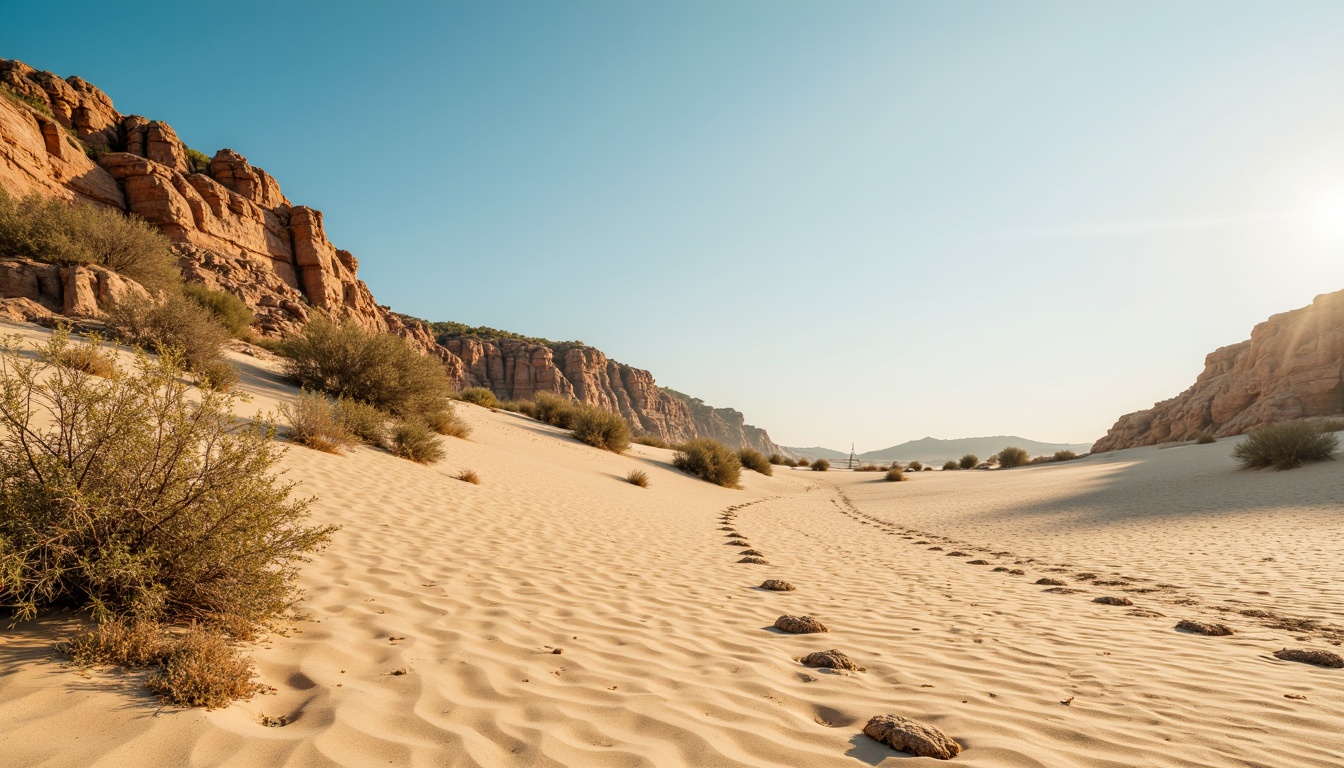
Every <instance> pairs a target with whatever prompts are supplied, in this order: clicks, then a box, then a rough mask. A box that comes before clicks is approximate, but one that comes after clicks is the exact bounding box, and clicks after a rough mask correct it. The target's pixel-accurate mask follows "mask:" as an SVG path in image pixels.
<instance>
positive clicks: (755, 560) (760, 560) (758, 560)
mask: <svg viewBox="0 0 1344 768" xmlns="http://www.w3.org/2000/svg"><path fill="white" fill-rule="evenodd" d="M737 562H739V563H750V564H751V565H769V564H770V561H769V560H766V559H765V558H764V557H744V558H742V559H741V560H738V561H737Z"/></svg>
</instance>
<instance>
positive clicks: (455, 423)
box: [421, 401, 471, 440]
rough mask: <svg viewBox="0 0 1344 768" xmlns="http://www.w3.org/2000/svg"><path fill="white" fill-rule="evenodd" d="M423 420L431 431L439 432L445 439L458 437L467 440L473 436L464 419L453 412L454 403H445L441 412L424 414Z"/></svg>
mask: <svg viewBox="0 0 1344 768" xmlns="http://www.w3.org/2000/svg"><path fill="white" fill-rule="evenodd" d="M421 420H422V421H424V422H425V424H426V425H428V426H429V428H430V429H432V430H434V431H435V432H438V433H439V434H440V435H443V436H445V437H456V438H460V439H462V440H466V439H467V436H468V435H470V434H471V427H470V426H469V425H468V424H467V422H465V421H463V420H462V417H461V416H459V415H458V414H457V411H455V410H453V406H452V403H449V402H447V401H445V402H444V403H443V407H442V408H441V409H440V410H437V411H432V412H430V413H426V414H423V415H422V416H421Z"/></svg>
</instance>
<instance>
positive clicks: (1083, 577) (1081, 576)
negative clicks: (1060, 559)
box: [1073, 573, 1097, 581]
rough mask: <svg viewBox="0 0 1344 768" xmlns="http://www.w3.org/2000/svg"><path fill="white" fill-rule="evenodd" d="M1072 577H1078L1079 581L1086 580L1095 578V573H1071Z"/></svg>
mask: <svg viewBox="0 0 1344 768" xmlns="http://www.w3.org/2000/svg"><path fill="white" fill-rule="evenodd" d="M1073 578H1075V579H1078V580H1079V581H1088V580H1089V579H1095V578H1097V574H1095V573H1075V574H1073Z"/></svg>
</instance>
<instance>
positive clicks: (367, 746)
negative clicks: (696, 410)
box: [0, 331, 1344, 768]
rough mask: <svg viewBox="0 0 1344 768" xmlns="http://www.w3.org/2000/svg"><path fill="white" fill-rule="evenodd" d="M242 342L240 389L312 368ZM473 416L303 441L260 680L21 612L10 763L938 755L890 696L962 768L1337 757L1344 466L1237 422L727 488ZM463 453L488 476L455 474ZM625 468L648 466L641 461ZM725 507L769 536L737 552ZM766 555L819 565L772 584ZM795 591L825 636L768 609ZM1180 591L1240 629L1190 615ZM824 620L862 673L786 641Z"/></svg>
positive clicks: (520, 424)
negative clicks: (817, 665)
mask: <svg viewBox="0 0 1344 768" xmlns="http://www.w3.org/2000/svg"><path fill="white" fill-rule="evenodd" d="M27 333H29V334H30V335H33V334H36V333H37V332H34V331H27ZM238 359H239V360H240V362H241V363H242V364H244V365H245V366H246V367H247V373H248V375H247V378H246V380H245V384H244V388H245V389H246V390H248V391H250V392H251V393H253V401H252V402H251V403H250V404H249V405H248V406H247V407H248V409H250V410H267V409H271V408H274V406H275V404H276V403H277V402H278V400H279V399H281V398H285V397H290V396H292V395H293V390H292V388H290V387H288V386H287V385H284V384H283V383H282V382H280V381H279V380H278V378H277V377H275V375H274V374H273V373H271V372H269V371H268V370H267V366H266V365H265V364H259V363H257V362H256V361H251V360H247V359H244V358H241V357H240V358H238ZM459 411H460V412H461V413H463V415H464V416H465V418H466V419H467V420H468V421H469V422H470V423H471V425H472V427H473V429H474V430H475V431H474V433H473V435H472V437H471V439H470V440H467V441H462V440H450V441H448V447H449V458H448V459H447V461H445V462H444V463H442V464H440V465H437V466H434V467H423V466H420V465H417V464H413V463H410V462H407V461H403V460H401V459H397V458H395V457H392V456H390V455H388V454H385V453H381V452H378V451H374V450H372V449H368V448H360V449H358V450H356V451H354V452H352V453H350V454H348V455H345V456H332V455H328V454H323V453H318V452H315V451H311V450H307V449H304V448H298V447H295V448H292V449H290V450H289V451H288V453H287V454H286V456H285V458H284V460H283V463H284V466H285V467H286V468H287V469H288V471H289V476H290V477H291V478H293V479H296V480H300V481H301V482H302V490H303V492H305V493H308V494H313V495H316V496H317V497H318V500H317V502H316V503H315V505H314V510H315V516H316V518H317V519H318V520H319V521H321V522H336V523H339V524H341V525H342V526H343V528H342V530H341V531H340V532H339V533H338V534H337V535H336V538H335V541H334V543H333V545H332V546H331V547H330V548H329V549H328V550H327V551H325V552H324V553H322V554H321V555H320V556H319V557H318V558H317V559H316V560H315V561H314V562H313V563H311V564H310V565H309V566H308V567H307V568H306V569H305V571H304V576H303V585H304V588H305V590H306V593H307V594H306V598H305V600H304V601H303V602H302V603H301V604H300V606H299V608H300V610H301V611H302V612H303V613H304V614H305V615H306V619H305V620H303V621H298V622H295V623H294V624H293V625H292V629H290V630H289V631H288V632H287V633H285V634H276V635H274V636H272V637H270V638H268V639H267V640H266V641H265V642H262V643H260V644H258V645H257V646H256V647H255V648H254V650H253V651H252V656H253V658H254V659H255V660H256V663H257V666H258V668H259V670H260V672H261V677H262V680H263V681H264V682H265V683H267V684H269V685H272V686H274V687H275V688H276V692H275V693H274V694H273V695H266V696H258V697H256V698H255V699H253V700H251V701H249V702H245V703H241V704H237V705H235V706H233V707H230V708H228V709H225V710H217V711H213V712H205V711H201V710H175V709H166V708H162V707H160V706H159V705H158V704H157V703H156V702H155V701H154V700H153V699H152V697H150V696H149V695H148V694H147V693H145V692H144V691H143V688H142V687H141V685H140V680H141V678H140V676H139V675H138V674H122V673H118V672H115V671H107V670H96V671H91V672H81V671H79V670H76V669H73V668H70V667H67V666H65V665H63V664H62V662H61V661H60V659H58V658H56V657H54V655H53V654H52V653H51V652H50V645H51V642H52V640H53V638H55V637H56V636H58V635H59V634H60V633H61V632H62V631H67V630H68V628H69V627H70V626H71V624H72V622H71V620H70V619H69V618H68V617H63V616H52V617H48V618H46V619H44V620H42V621H40V622H36V623H34V624H32V625H26V626H23V627H20V628H19V629H17V630H12V631H10V630H7V631H4V632H3V633H0V765H3V766H178V765H221V766H223V765H227V766H281V765H284V766H325V765H341V766H378V765H398V766H401V765H407V766H459V765H460V766H514V765H518V766H559V765H565V766H801V765H806V766H832V765H834V766H853V765H864V764H866V765H886V766H897V765H934V764H939V765H941V764H942V763H938V762H935V761H932V760H926V759H921V758H908V757H906V756H904V755H900V754H897V753H894V752H892V751H891V750H889V749H887V748H885V747H882V746H879V745H877V744H876V743H874V742H872V741H870V740H869V739H867V737H865V736H863V735H861V733H860V731H861V728H862V726H863V723H864V722H865V721H866V720H867V719H868V718H869V717H870V716H872V715H875V714H884V713H894V714H901V715H905V716H908V717H912V718H916V719H919V720H923V721H925V722H928V723H931V724H934V725H936V726H938V727H939V728H941V729H943V730H944V731H946V732H947V733H949V734H950V735H952V736H953V737H955V738H956V739H957V740H958V741H959V742H960V743H961V744H962V746H963V747H964V748H965V751H964V752H963V753H962V755H961V756H960V757H958V758H956V760H955V761H953V763H954V764H965V765H972V766H1049V767H1051V768H1058V767H1059V766H1137V765H1143V766H1248V765H1249V766H1339V765H1341V764H1344V670H1331V669H1322V668H1317V667H1311V666H1307V665H1303V664H1295V663H1290V662H1284V661H1279V660H1278V659H1275V658H1274V657H1273V656H1271V655H1270V654H1271V653H1272V652H1273V651H1275V650H1278V649H1279V648H1281V647H1284V646H1285V645H1287V646H1293V647H1311V648H1326V649H1334V650H1340V649H1339V648H1338V647H1337V646H1335V645H1333V644H1332V642H1333V641H1337V640H1339V639H1341V637H1344V635H1338V634H1336V633H1335V632H1334V631H1333V630H1332V627H1344V600H1341V598H1342V597H1344V558H1341V554H1344V510H1341V508H1340V507H1341V500H1342V499H1344V462H1331V463H1326V464H1320V465H1315V466H1310V467H1306V468H1303V469H1300V470H1296V471H1292V472H1285V473H1274V472H1260V473H1246V472H1237V471H1235V470H1234V469H1233V465H1232V462H1231V461H1230V459H1229V458H1228V452H1229V451H1230V449H1231V447H1232V445H1233V441H1231V440H1224V441H1221V442H1219V443H1216V444H1213V445H1207V446H1187V447H1180V448H1171V449H1159V448H1146V449H1138V450H1131V451H1124V452H1117V453H1114V454H1108V455H1103V456H1096V457H1090V458H1088V459H1085V460H1081V461H1077V462H1072V463H1069V464H1063V465H1058V466H1041V467H1034V468H1026V469H1020V470H1011V471H996V472H975V471H971V472H949V473H939V472H925V473H920V474H919V475H918V476H916V477H914V479H913V480H911V481H910V482H905V483H886V482H882V481H881V479H880V478H881V475H878V474H875V473H874V474H868V473H847V472H830V473H817V472H809V471H788V470H784V471H781V472H779V473H777V475H776V476H775V477H771V478H767V477H763V476H760V475H756V474H753V473H749V472H748V473H744V478H745V479H744V485H745V488H743V489H741V490H726V489H721V488H717V487H714V486H711V485H709V484H707V483H703V482H700V481H698V480H694V479H691V478H689V477H686V476H684V475H682V474H680V473H679V472H677V471H675V470H673V469H672V468H671V467H670V459H671V454H670V452H668V451H663V450H658V449H653V448H647V447H642V446H636V447H635V448H634V449H632V450H631V451H630V452H629V454H628V455H624V456H617V455H613V454H610V453H605V452H603V451H599V450H596V449H593V448H589V447H587V446H584V445H581V444H579V443H577V442H575V441H574V440H572V439H570V438H569V437H567V436H565V435H564V434H562V433H561V432H559V431H557V430H555V429H552V428H550V427H548V426H544V425H541V424H538V423H536V422H533V421H531V420H529V419H526V418H522V417H519V416H516V415H513V414H508V413H491V412H489V411H486V410H484V409H481V408H478V407H475V406H459ZM464 467H468V468H472V469H474V470H476V471H477V472H478V473H479V474H480V476H481V480H482V484H481V485H479V486H476V485H470V484H467V483H463V482H460V481H457V480H455V479H453V475H455V474H456V473H457V472H458V470H460V469H462V468H464ZM636 467H638V468H642V469H644V470H645V471H647V472H648V473H649V475H650V477H651V479H652V486H651V487H650V488H648V489H640V488H636V487H634V486H632V485H629V484H627V483H625V482H623V481H622V478H623V477H624V475H625V474H626V472H628V471H629V470H630V469H633V468H636ZM734 507H735V508H736V509H734V510H733V514H734V515H735V517H733V519H732V520H731V527H732V528H733V530H734V531H736V532H737V533H740V534H741V535H742V536H743V538H745V539H746V540H747V541H748V542H750V545H751V547H752V548H754V549H757V550H759V551H760V552H762V553H763V554H764V556H765V557H766V558H767V559H768V560H769V563H770V564H768V565H750V564H739V563H737V560H738V559H739V558H740V557H741V555H740V550H741V549H742V548H741V547H734V546H729V545H727V544H726V542H727V541H728V540H729V538H728V537H729V535H730V534H731V531H726V530H722V528H724V527H725V522H724V521H723V520H722V519H721V517H720V516H721V514H723V513H724V511H725V510H728V509H729V508H734ZM921 542H927V543H921ZM931 547H940V548H941V549H936V550H935V549H931ZM953 551H960V552H963V553H965V554H966V555H967V556H965V557H961V556H949V554H948V553H949V552H953ZM991 553H998V554H991ZM973 560H985V561H987V563H989V564H988V565H971V564H970V561H973ZM995 567H1006V568H1018V569H1022V570H1024V571H1025V574H1024V575H1018V576H1015V575H1010V574H1009V573H1007V572H1003V571H994V570H993V569H994V568H995ZM1079 573H1092V574H1095V575H1096V576H1095V577H1094V578H1088V577H1079V576H1077V574H1079ZM1045 577H1051V578H1058V579H1059V580H1061V581H1065V582H1066V585H1065V587H1064V588H1065V589H1078V590H1081V591H1079V592H1073V593H1052V592H1047V591H1046V590H1047V589H1050V587H1047V586H1042V585H1038V584H1036V583H1035V582H1036V580H1037V579H1039V578H1045ZM766 578H782V579H787V580H789V581H791V582H792V583H793V584H795V585H796V586H797V587H798V588H797V590H796V591H793V592H767V591H762V590H758V589H755V587H756V585H758V584H760V583H761V581H762V580H764V579H766ZM1097 581H1103V582H1115V583H1112V584H1107V585H1103V586H1096V585H1095V584H1094V582H1097ZM1159 585H1170V586H1159ZM1099 595H1115V596H1126V597H1129V598H1130V599H1132V600H1133V602H1134V603H1135V605H1134V607H1120V606H1106V605H1098V604H1094V603H1092V602H1091V599H1092V598H1093V597H1096V596H1099ZM1136 610H1143V611H1149V612H1157V613H1161V614H1162V615H1161V616H1156V615H1134V613H1135V611H1136ZM1242 610H1252V611H1256V610H1258V611H1264V612H1271V613H1273V614H1275V615H1276V616H1283V617H1287V618H1290V619H1297V620H1302V619H1310V620H1314V621H1316V622H1318V624H1319V625H1318V626H1315V627H1306V628H1303V627H1304V626H1305V625H1301V624H1299V625H1297V626H1298V627H1299V628H1298V629H1296V630H1289V629H1283V628H1278V627H1276V626H1272V625H1275V624H1278V623H1280V622H1279V620H1277V619H1274V618H1272V617H1268V616H1258V617H1257V616H1247V615H1243V614H1241V613H1240V611H1242ZM784 613H791V614H811V615H813V616H815V617H816V618H818V619H820V620H821V621H823V622H824V623H825V624H827V625H828V626H829V627H830V630H831V631H830V633H828V634H818V635H785V634H782V633H779V632H777V631H775V630H773V629H770V628H769V627H770V626H771V624H772V623H773V622H774V620H775V619H776V617H778V616H779V615H781V614H784ZM1186 618H1190V619H1201V620H1206V621H1221V622H1224V623H1227V624H1229V625H1231V626H1232V627H1233V628H1234V630H1235V631H1236V634H1235V635H1233V636H1232V637H1203V636H1197V635H1191V634H1186V633H1181V632H1177V631H1175V630H1174V629H1173V627H1174V625H1175V623H1176V621H1177V620H1179V619H1186ZM1296 638H1303V639H1301V640H1299V639H1296ZM830 648H836V649H839V650H841V651H843V652H844V653H846V654H847V655H848V656H849V657H850V658H851V659H853V660H854V661H855V662H856V663H858V664H860V665H862V666H863V667H865V671H862V672H857V673H832V672H829V671H825V670H816V669H809V668H806V667H803V666H801V665H800V664H798V663H797V662H796V661H795V659H796V658H797V657H801V656H803V655H805V654H807V653H810V652H812V651H819V650H826V649H830ZM556 649H563V653H555V652H554V651H555V650H556ZM398 670H405V674H400V675H397V674H394V672H395V671H398ZM1285 694H1294V695H1299V696H1305V697H1306V698H1305V699H1289V698H1286V697H1285ZM1063 701H1069V704H1067V705H1065V704H1062V703H1061V702H1063ZM263 714H264V715H269V716H281V715H284V716H287V717H288V718H289V719H290V720H291V722H290V724H289V725H287V726H285V727H282V728H266V727H263V726H262V725H260V724H259V720H260V718H261V716H262V715H263Z"/></svg>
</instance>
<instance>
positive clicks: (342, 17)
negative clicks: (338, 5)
mask: <svg viewBox="0 0 1344 768" xmlns="http://www.w3.org/2000/svg"><path fill="white" fill-rule="evenodd" d="M231 7H232V8H233V10H231V11H230V15H231V18H235V19H241V20H243V21H242V22H241V23H240V24H239V25H236V26H234V25H230V27H229V29H228V34H224V30H221V29H217V28H216V26H217V24H218V19H219V18H220V17H219V11H218V9H206V8H203V7H189V6H178V5H175V4H168V3H153V2H151V3H148V4H142V5H139V6H137V13H136V14H134V15H133V16H131V15H125V14H109V13H107V12H106V10H105V7H104V6H101V5H98V6H95V5H94V4H92V3H71V4H67V5H66V6H63V8H64V10H63V15H65V16H66V17H68V18H71V19H81V20H88V19H97V20H98V23H96V24H92V23H78V24H53V23H51V9H50V7H49V4H40V3H36V2H28V1H26V0H23V1H19V2H14V1H12V0H11V1H10V2H4V3H3V4H2V5H0V13H3V18H4V22H5V23H4V25H3V27H2V28H0V57H3V58H10V59H20V60H22V61H24V62H26V63H28V64H30V65H32V66H34V67H37V68H39V69H46V70H51V71H53V72H56V73H57V74H59V75H61V76H70V75H78V76H80V77H82V78H84V79H86V80H88V81H89V82H91V83H93V84H94V85H96V86H97V87H99V88H101V89H103V90H104V91H105V92H106V93H107V94H108V95H109V96H110V97H111V98H112V100H113V102H114V103H115V104H116V106H117V108H118V109H119V110H120V111H121V112H123V113H135V114H143V115H145V116H147V117H150V118H153V119H158V120H163V121H165V122H167V123H169V124H171V125H172V126H173V127H174V128H175V129H176V130H177V131H178V133H179V135H180V136H181V137H182V139H183V140H184V141H185V142H186V143H187V144H188V145H189V146H191V147H193V148H196V149H199V150H203V151H206V152H207V153H213V152H214V151H215V150H217V149H219V148H221V147H230V148H232V149H234V150H236V151H238V152H240V153H242V154H243V155H245V156H246V157H247V158H248V159H249V160H250V161H251V162H253V163H254V164H255V165H257V166H259V167H262V168H264V169H266V171H267V172H269V173H271V174H272V175H273V176H274V177H275V178H276V179H277V180H278V181H279V182H280V184H281V186H282V188H283V190H284V192H285V193H286V195H287V196H288V197H289V198H290V199H291V200H293V201H295V202H296V203H301V204H305V205H310V206H313V207H315V208H318V209H320V210H322V211H324V213H325V214H326V219H325V222H326V226H327V231H328V235H329V236H330V237H331V239H332V241H333V242H335V243H336V244H337V246H338V247H341V248H345V249H348V250H350V251H352V252H353V253H354V254H355V255H356V256H357V257H358V258H359V260H360V276H361V277H362V278H363V279H364V280H365V281H366V282H367V283H368V284H369V286H370V288H371V289H372V290H373V292H374V295H375V296H376V297H377V299H378V301H379V302H380V303H385V304H390V305H391V306H392V307H393V308H394V309H395V310H397V311H399V312H403V313H406V314H410V315H415V316H418V317H423V318H426V319H430V320H457V321H461V322H465V323H469V324H472V325H489V326H493V327H497V328H502V329H507V330H511V331H515V332H519V333H523V334H528V335H535V336H545V337H548V338H554V339H582V340H583V341H585V342H587V343H589V344H591V345H593V346H596V347H598V348H599V349H601V350H603V351H604V352H606V353H607V354H608V355H609V356H610V357H612V358H614V359H617V360H620V361H622V362H625V363H629V364H631V365H634V366H637V367H640V368H647V369H649V370H650V371H652V372H653V374H654V375H655V377H656V378H657V380H658V383H659V384H660V385H662V386H667V387H671V388H673V389H676V390H678V391H681V392H686V393H688V394H690V395H692V396H694V397H698V398H701V399H703V400H704V401H705V402H707V403H709V404H712V405H714V406H718V407H732V408H736V409H738V410H740V411H742V412H743V413H744V414H745V415H746V419H747V422H748V423H750V424H754V425H757V426H760V427H763V428H765V429H766V430H768V431H769V433H770V436H771V438H772V439H774V440H775V442H777V443H779V444H781V445H795V446H811V445H818V446H842V447H848V446H849V445H850V444H851V443H856V444H857V445H858V449H859V451H860V452H863V451H866V450H875V449H880V448H885V447H888V446H892V445H895V444H898V443H902V442H905V441H907V440H914V439H919V438H921V437H923V436H925V435H931V436H939V437H942V438H944V439H952V438H959V437H969V436H976V435H1020V436H1023V437H1027V438H1030V439H1033V440H1039V441H1042V442H1059V443H1090V442H1092V441H1093V440H1095V439H1097V438H1098V437H1100V436H1102V435H1103V434H1104V433H1105V432H1106V430H1107V429H1108V428H1109V427H1110V426H1111V424H1112V423H1113V422H1114V421H1115V419H1116V418H1117V417H1119V416H1120V415H1122V414H1124V413H1128V412H1131V411H1135V410H1139V409H1142V408H1147V407H1149V406H1150V405H1152V403H1154V402H1155V401H1158V400H1162V399H1165V398H1169V397H1172V396H1174V395H1176V394H1178V393H1179V392H1181V391H1182V390H1184V389H1185V388H1186V387H1188V386H1189V385H1190V384H1192V383H1193V382H1194V380H1195V377H1196V375H1198V373H1199V372H1200V370H1201V369H1202V365H1203V359H1204V355H1206V354H1207V353H1209V352H1212V351H1213V350H1214V349H1215V348H1217V347H1220V346H1224V345H1227V344H1232V343H1236V342H1239V341H1241V340H1243V339H1245V338H1247V337H1248V336H1249V334H1250V331H1251V328H1252V326H1254V325H1255V324H1256V323H1259V322H1261V321H1263V320H1265V319H1266V318H1267V317H1269V316H1270V315H1272V314H1276V313H1279V312H1284V311H1288V310H1291V309H1296V308H1298V307H1301V306H1304V305H1306V304H1307V303H1309V302H1310V301H1311V299H1312V298H1313V297H1314V296H1315V295H1317V294H1321V293H1327V292H1331V291H1336V290H1340V289H1344V259H1341V258H1340V256H1341V253H1342V251H1344V101H1342V100H1341V99H1339V98H1338V90H1339V84H1340V83H1341V82H1344V46H1340V45H1339V44H1338V41H1339V39H1340V38H1341V33H1342V32H1344V4H1340V3H1324V2H1322V3H1310V2H1303V3H1295V4H1293V5H1292V6H1290V7H1286V6H1284V5H1282V4H1276V3H1268V2H1227V3H1218V4H1212V3H1209V4H1195V3H1187V4H1180V5H1177V6H1172V5H1170V4H1166V3H1157V2H1136V3H1126V4H1123V5H1121V4H1078V3H1069V2H1023V3H1015V4H1012V5H1011V6H1009V5H1008V4H1000V3H988V2H968V3H957V4H951V3H948V4H941V3H940V4H935V3H877V2H871V3H867V2H865V3H860V2H839V3H826V4H821V3H813V4H809V3H797V2H783V3H781V2H737V3H717V2H715V3H710V2H695V3H679V4H677V5H675V6H671V5H669V6H655V5H651V4H641V5H624V4H613V3H598V2H575V3H566V4H564V5H558V4H549V3H492V4H488V5H487V4H432V3H405V4H399V5H397V6H396V7H394V8H386V7H383V8H372V7H363V6H361V7H356V8H353V9H343V10H342V11H340V12H331V11H330V6H328V5H326V4H316V3H296V4H283V5H281V4H261V3H253V2H248V3H238V4H235V5H234V6H231ZM128 41H131V42H132V44H128Z"/></svg>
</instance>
